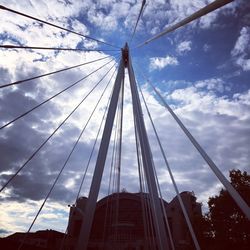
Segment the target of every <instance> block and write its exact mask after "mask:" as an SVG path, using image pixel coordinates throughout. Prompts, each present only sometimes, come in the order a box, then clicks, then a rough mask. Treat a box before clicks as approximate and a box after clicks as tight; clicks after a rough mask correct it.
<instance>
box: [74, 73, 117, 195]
mask: <svg viewBox="0 0 250 250" xmlns="http://www.w3.org/2000/svg"><path fill="white" fill-rule="evenodd" d="M113 75H114V74H113ZM113 75H112V77H113ZM111 79H112V78H111ZM111 95H112V92H111V94H110V96H109V99H108V103H107V106H106V108H105V111H104V113H103V116H102V120H101V124H100V126H99V129H98V132H97V136H96V138H95V141H94V144H93V147H92V151H91V153H90V156H89V159H88V162H87V165H86V169H85V172H84V175H83V178H82V181H81V183H80V187H79V190H78V193H77V196H76V200H77V199H78V198H79V196H80V193H81V189H82V185H83V182H84V180H85V176H86V174H87V171H88V168H89V165H90V161H91V159H92V156H93V154H94V150H95V146H96V143H97V140H98V137H99V134H100V132H101V127H102V124H103V122H104V118H105V116H106V113H107V110H108V105H109V102H110V99H111Z"/></svg>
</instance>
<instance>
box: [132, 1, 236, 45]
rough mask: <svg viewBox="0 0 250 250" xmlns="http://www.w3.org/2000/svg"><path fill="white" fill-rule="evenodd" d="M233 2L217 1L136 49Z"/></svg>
mask: <svg viewBox="0 0 250 250" xmlns="http://www.w3.org/2000/svg"><path fill="white" fill-rule="evenodd" d="M232 1H233V0H216V1H214V2H212V3H210V4H208V5H207V6H205V7H204V8H202V9H200V10H198V11H197V12H195V13H194V14H192V15H191V16H189V17H187V18H185V19H183V20H182V21H180V22H178V23H176V24H173V25H170V26H169V27H167V28H166V29H164V30H163V31H162V32H160V33H158V34H156V35H155V36H153V37H152V38H150V39H148V40H146V41H145V42H143V43H141V44H139V45H138V46H136V48H140V47H142V46H144V45H146V44H148V43H150V42H152V41H154V40H156V39H158V38H160V37H162V36H164V35H166V34H168V33H170V32H172V31H174V30H176V29H178V28H180V27H182V26H184V25H186V24H188V23H190V22H192V21H194V20H196V19H198V18H200V17H202V16H204V15H206V14H208V13H210V12H212V11H214V10H216V9H218V8H220V7H222V6H224V5H226V4H228V3H231V2H232Z"/></svg>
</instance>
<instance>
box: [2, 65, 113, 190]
mask: <svg viewBox="0 0 250 250" xmlns="http://www.w3.org/2000/svg"><path fill="white" fill-rule="evenodd" d="M112 68H113V66H112ZM110 70H111V69H110ZM104 77H105V76H104ZM102 79H103V78H102ZM102 79H101V80H102ZM101 80H100V81H98V82H97V83H96V84H95V85H94V87H93V88H92V89H91V90H90V91H89V92H88V93H87V95H86V96H85V97H84V98H83V99H82V100H81V102H80V103H79V104H78V105H77V106H76V107H75V108H74V109H73V110H72V111H71V112H70V114H69V115H68V116H67V117H66V118H65V119H64V120H63V122H62V123H61V124H60V125H59V126H58V127H57V128H56V129H55V130H54V131H53V133H52V134H51V135H50V136H49V137H48V138H47V139H46V140H45V141H44V142H43V143H42V144H41V145H40V146H39V147H38V148H37V149H36V150H35V151H34V152H33V153H32V155H31V156H30V157H29V158H28V159H27V160H26V161H25V163H24V164H23V165H22V166H21V167H20V168H19V169H18V170H17V171H16V173H15V174H14V175H13V176H12V177H11V178H10V179H9V180H8V181H7V182H6V183H5V184H4V185H3V187H2V188H1V189H0V193H1V192H2V191H3V190H4V189H5V187H6V186H7V185H8V184H9V183H10V182H11V181H12V180H13V179H14V178H15V177H16V176H17V175H18V173H19V172H20V171H21V170H22V169H23V168H24V167H25V166H26V165H27V164H28V163H29V162H30V161H31V160H32V158H33V157H34V156H35V155H36V154H37V153H38V152H39V151H40V149H41V148H42V147H43V146H44V145H45V144H46V143H47V142H48V141H49V139H50V138H51V137H52V136H53V135H54V134H55V133H56V132H57V131H58V130H59V129H60V127H61V126H62V125H63V124H64V123H65V122H66V121H67V120H68V119H69V117H70V116H71V115H72V114H73V113H74V112H75V111H76V110H77V109H78V108H79V106H80V105H81V104H82V103H83V102H84V101H85V100H86V99H87V97H88V96H89V95H90V94H91V93H92V92H93V91H94V90H95V88H96V87H97V86H98V85H99V84H100V82H101Z"/></svg>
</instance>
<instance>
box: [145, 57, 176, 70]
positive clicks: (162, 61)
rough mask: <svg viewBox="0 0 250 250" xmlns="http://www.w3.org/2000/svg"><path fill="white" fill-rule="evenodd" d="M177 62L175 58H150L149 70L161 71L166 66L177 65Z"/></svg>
mask: <svg viewBox="0 0 250 250" xmlns="http://www.w3.org/2000/svg"><path fill="white" fill-rule="evenodd" d="M178 64H179V62H178V60H177V58H176V57H173V56H169V55H167V56H166V57H152V58H150V64H149V68H150V69H151V70H155V69H158V70H161V69H163V68H165V67H166V66H168V65H173V66H175V65H178Z"/></svg>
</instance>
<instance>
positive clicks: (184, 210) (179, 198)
mask: <svg viewBox="0 0 250 250" xmlns="http://www.w3.org/2000/svg"><path fill="white" fill-rule="evenodd" d="M138 86H139V85H138ZM139 90H140V93H141V96H142V99H143V102H144V105H145V107H146V110H147V114H148V116H149V119H150V122H151V125H152V127H153V130H154V133H155V136H156V139H157V142H158V144H159V147H160V150H161V153H162V156H163V158H164V161H165V164H166V166H167V169H168V172H169V175H170V178H171V181H172V183H173V186H174V189H175V192H176V195H177V198H178V201H179V203H180V206H181V210H182V213H183V215H184V218H185V220H186V223H187V226H188V229H189V232H190V234H191V237H192V240H193V242H194V245H195V248H196V250H199V249H200V246H199V243H198V240H197V238H196V235H195V232H194V230H193V227H192V224H191V221H190V219H189V216H188V213H187V210H186V208H185V206H184V203H183V201H182V198H181V196H180V192H179V190H178V187H177V184H176V182H175V179H174V176H173V174H172V170H171V168H170V166H169V163H168V160H167V157H166V154H165V152H164V150H163V147H162V144H161V141H160V138H159V135H158V133H157V130H156V127H155V125H154V122H153V119H152V116H151V114H150V111H149V108H148V105H147V103H146V100H145V98H144V95H143V92H142V90H141V87H140V86H139ZM160 195H161V193H160Z"/></svg>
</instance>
